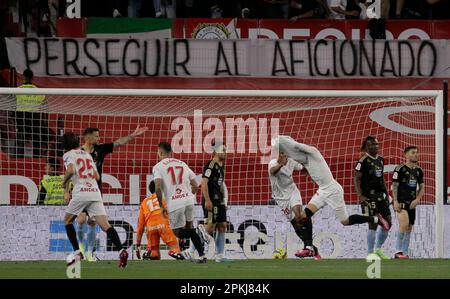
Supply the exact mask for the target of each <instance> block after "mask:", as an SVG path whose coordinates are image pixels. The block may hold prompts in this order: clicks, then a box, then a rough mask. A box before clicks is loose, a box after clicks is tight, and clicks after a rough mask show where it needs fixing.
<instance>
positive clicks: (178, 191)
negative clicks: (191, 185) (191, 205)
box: [172, 188, 188, 200]
mask: <svg viewBox="0 0 450 299" xmlns="http://www.w3.org/2000/svg"><path fill="white" fill-rule="evenodd" d="M187 196H188V194H187V193H186V192H183V190H181V189H180V188H177V189H176V190H175V195H173V196H172V200H179V199H183V198H185V197H187Z"/></svg>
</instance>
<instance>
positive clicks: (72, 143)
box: [62, 132, 80, 151]
mask: <svg viewBox="0 0 450 299" xmlns="http://www.w3.org/2000/svg"><path fill="white" fill-rule="evenodd" d="M62 146H63V149H64V150H66V151H70V150H73V149H74V148H78V147H80V139H79V138H78V136H77V135H76V134H75V133H73V132H68V133H65V134H64V135H63V136H62Z"/></svg>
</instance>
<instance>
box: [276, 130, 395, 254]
mask: <svg viewBox="0 0 450 299" xmlns="http://www.w3.org/2000/svg"><path fill="white" fill-rule="evenodd" d="M272 146H274V147H276V148H277V150H278V151H279V152H282V153H284V154H286V155H287V156H288V157H290V158H291V159H293V160H295V161H297V162H299V163H301V164H302V165H303V166H304V168H305V169H306V171H307V172H308V174H309V175H310V176H311V179H312V180H313V181H314V183H316V184H317V185H318V187H319V188H318V190H317V192H316V194H314V196H313V197H312V199H311V200H310V201H309V203H308V205H307V206H306V207H305V209H304V210H303V213H302V221H301V222H302V227H303V233H302V235H303V238H304V242H305V248H304V249H303V250H302V251H300V252H297V253H296V254H295V255H296V256H297V257H300V258H303V257H315V256H317V255H318V252H317V249H316V248H314V247H313V245H312V221H311V217H312V216H313V215H314V214H315V213H316V212H317V211H318V210H320V209H321V208H323V207H324V206H325V205H329V206H330V207H331V208H332V209H333V210H334V211H335V213H336V216H337V217H338V219H339V220H340V221H341V223H342V224H343V225H354V224H362V223H378V224H380V225H381V226H384V225H386V223H384V221H381V219H378V217H376V216H363V215H351V216H348V213H347V208H346V206H345V201H344V190H343V189H342V186H341V185H340V184H339V183H338V182H337V181H336V180H335V179H334V177H333V174H332V173H331V170H330V167H329V166H328V164H327V162H326V161H325V159H324V157H323V156H322V154H321V153H320V151H319V150H318V149H317V148H315V147H313V146H310V145H306V144H303V143H299V142H297V141H295V140H294V139H292V138H291V137H290V136H278V137H277V138H275V139H274V140H273V141H272ZM379 220H380V221H379Z"/></svg>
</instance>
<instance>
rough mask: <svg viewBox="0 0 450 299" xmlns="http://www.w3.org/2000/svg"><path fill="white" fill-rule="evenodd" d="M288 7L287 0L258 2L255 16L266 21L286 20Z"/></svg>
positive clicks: (262, 0)
mask: <svg viewBox="0 0 450 299" xmlns="http://www.w3.org/2000/svg"><path fill="white" fill-rule="evenodd" d="M288 10H289V5H288V1H287V0H259V2H258V5H257V15H258V17H260V18H266V19H287V18H288Z"/></svg>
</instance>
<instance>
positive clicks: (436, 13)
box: [426, 0, 450, 20]
mask: <svg viewBox="0 0 450 299" xmlns="http://www.w3.org/2000/svg"><path fill="white" fill-rule="evenodd" d="M426 2H427V4H428V5H427V7H426V11H427V14H426V15H427V17H428V18H429V19H435V20H437V19H450V1H449V0H426Z"/></svg>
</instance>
